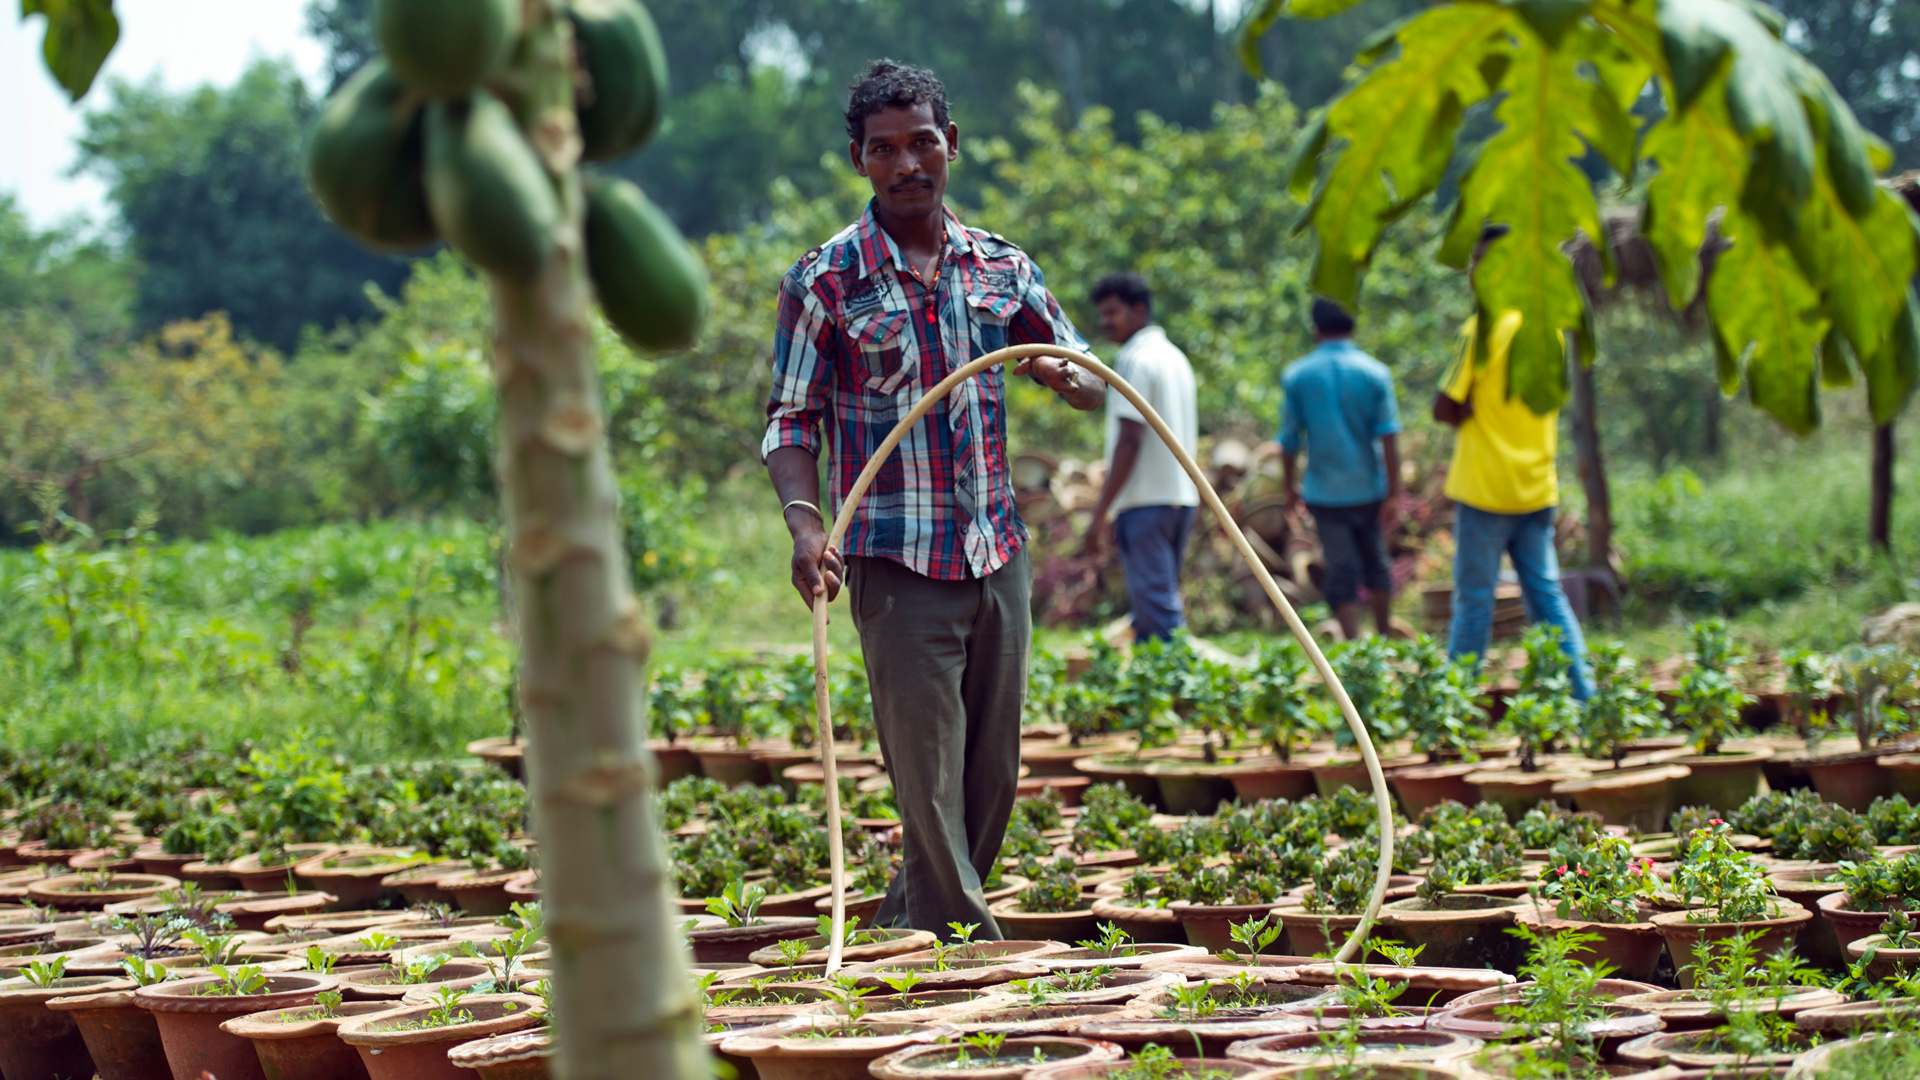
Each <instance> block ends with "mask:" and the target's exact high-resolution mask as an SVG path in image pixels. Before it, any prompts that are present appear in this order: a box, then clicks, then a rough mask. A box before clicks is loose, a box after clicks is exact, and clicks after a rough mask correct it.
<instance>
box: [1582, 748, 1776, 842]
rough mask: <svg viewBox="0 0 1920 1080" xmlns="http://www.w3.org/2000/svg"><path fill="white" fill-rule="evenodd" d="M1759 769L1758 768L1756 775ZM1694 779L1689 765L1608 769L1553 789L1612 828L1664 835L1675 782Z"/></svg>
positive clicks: (1671, 807) (1671, 808) (1756, 767)
mask: <svg viewBox="0 0 1920 1080" xmlns="http://www.w3.org/2000/svg"><path fill="white" fill-rule="evenodd" d="M1758 768H1759V766H1758V765H1757V764H1756V765H1755V770H1756V773H1755V775H1758V772H1757V770H1758ZM1691 775H1692V770H1690V769H1688V768H1687V767H1686V766H1685V765H1650V766H1646V767H1644V768H1638V769H1608V770H1605V771H1603V772H1596V773H1591V774H1589V775H1587V776H1585V777H1583V778H1581V779H1578V780H1562V781H1561V782H1559V783H1557V784H1555V785H1553V793H1554V795H1556V796H1565V797H1566V798H1569V799H1571V800H1573V805H1574V808H1575V809H1578V810H1591V811H1594V812H1595V813H1597V814H1599V815H1600V819H1601V820H1602V821H1604V822H1606V823H1607V824H1608V825H1619V826H1623V827H1626V828H1630V829H1639V830H1640V831H1642V832H1660V831H1661V830H1663V829H1665V828H1666V825H1667V817H1668V815H1669V814H1671V813H1672V810H1673V806H1674V803H1673V801H1672V799H1673V784H1674V782H1675V781H1678V780H1685V779H1686V778H1687V777H1689V776H1691Z"/></svg>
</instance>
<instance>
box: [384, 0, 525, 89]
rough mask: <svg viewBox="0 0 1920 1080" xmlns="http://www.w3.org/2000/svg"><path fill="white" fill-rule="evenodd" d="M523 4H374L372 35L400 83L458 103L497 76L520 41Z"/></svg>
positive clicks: (431, 0) (454, 0) (427, 0)
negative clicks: (460, 98)
mask: <svg viewBox="0 0 1920 1080" xmlns="http://www.w3.org/2000/svg"><path fill="white" fill-rule="evenodd" d="M520 7H521V0H373V35H374V38H375V39H376V40H378V41H379V43H380V52H381V54H382V55H384V56H385V57H386V58H387V62H388V63H390V64H392V65H393V73H394V74H395V75H398V76H399V77H400V81H401V82H403V83H406V84H407V86H409V87H410V88H412V89H414V90H418V91H420V92H421V93H423V94H426V95H428V96H430V97H437V98H450V97H459V96H460V95H462V94H465V93H466V92H467V91H469V90H472V89H473V88H475V87H477V86H479V85H480V84H481V83H482V82H484V81H486V79H487V77H488V76H490V75H492V74H493V73H494V72H496V71H498V70H499V69H500V68H501V67H502V66H503V65H504V64H506V62H507V58H508V57H509V56H511V55H512V54H513V47H514V45H515V43H517V42H518V41H519V39H520Z"/></svg>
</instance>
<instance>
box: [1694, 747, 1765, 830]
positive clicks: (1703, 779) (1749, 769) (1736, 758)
mask: <svg viewBox="0 0 1920 1080" xmlns="http://www.w3.org/2000/svg"><path fill="white" fill-rule="evenodd" d="M1772 759H1773V751H1772V750H1771V749H1769V748H1767V747H1764V746H1756V745H1754V744H1751V743H1746V742H1739V743H1728V744H1726V746H1724V747H1722V749H1721V751H1720V752H1719V753H1717V754H1688V755H1686V756H1684V757H1677V758H1674V759H1673V760H1672V761H1671V762H1669V764H1673V765H1684V766H1686V767H1687V768H1688V769H1691V770H1692V773H1691V774H1690V775H1688V776H1683V777H1678V778H1676V779H1675V780H1674V781H1673V787H1672V788H1671V790H1670V798H1671V800H1672V801H1671V803H1670V805H1672V806H1673V807H1674V808H1676V809H1677V808H1679V807H1682V806H1706V807H1711V808H1713V809H1715V810H1719V811H1723V812H1726V813H1731V812H1732V811H1734V810H1738V809H1739V808H1740V807H1741V806H1743V805H1745V804H1746V801H1747V800H1748V799H1751V798H1753V797H1754V796H1755V795H1758V794H1760V782H1761V780H1763V779H1764V778H1765V775H1764V767H1765V765H1766V763H1767V762H1768V761H1771V760H1772Z"/></svg>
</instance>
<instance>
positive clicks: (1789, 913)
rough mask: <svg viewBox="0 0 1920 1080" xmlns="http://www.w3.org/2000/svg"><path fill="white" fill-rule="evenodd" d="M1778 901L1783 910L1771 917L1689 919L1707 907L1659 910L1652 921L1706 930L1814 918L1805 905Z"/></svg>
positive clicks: (1784, 923)
mask: <svg viewBox="0 0 1920 1080" xmlns="http://www.w3.org/2000/svg"><path fill="white" fill-rule="evenodd" d="M1777 902H1778V903H1779V905H1780V908H1781V912H1780V914H1779V915H1776V916H1774V917H1772V918H1770V919H1747V920H1743V921H1740V922H1694V921H1692V920H1690V919H1688V918H1687V916H1688V915H1691V914H1693V913H1694V912H1696V911H1703V910H1705V909H1704V908H1686V909H1684V910H1681V911H1662V912H1659V913H1658V914H1656V915H1654V916H1652V918H1651V919H1650V921H1651V922H1652V923H1653V925H1654V926H1656V927H1658V928H1660V929H1662V930H1671V929H1685V930H1698V931H1703V932H1704V931H1709V930H1718V929H1720V928H1722V927H1732V926H1791V925H1794V924H1797V923H1803V922H1806V921H1807V920H1808V919H1811V918H1813V912H1811V911H1809V910H1807V908H1806V907H1805V906H1804V905H1801V904H1796V903H1794V902H1793V901H1791V900H1780V901H1777Z"/></svg>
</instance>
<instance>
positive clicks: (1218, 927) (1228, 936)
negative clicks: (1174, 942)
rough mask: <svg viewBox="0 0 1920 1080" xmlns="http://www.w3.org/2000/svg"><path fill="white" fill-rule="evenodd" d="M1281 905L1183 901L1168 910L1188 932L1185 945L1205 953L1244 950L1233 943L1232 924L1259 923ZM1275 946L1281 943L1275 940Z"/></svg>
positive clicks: (1169, 906) (1175, 903) (1173, 904)
mask: <svg viewBox="0 0 1920 1080" xmlns="http://www.w3.org/2000/svg"><path fill="white" fill-rule="evenodd" d="M1281 906H1282V905H1281V904H1279V903H1273V904H1189V903H1187V902H1186V901H1184V900H1176V901H1174V902H1173V903H1172V904H1169V905H1168V910H1169V911H1172V912H1173V913H1174V915H1176V916H1177V917H1179V919H1180V926H1181V928H1182V929H1184V930H1185V931H1186V933H1187V942H1188V944H1191V945H1196V946H1199V947H1200V949H1201V950H1202V951H1204V952H1226V951H1229V950H1232V951H1238V950H1240V949H1241V948H1243V947H1244V946H1240V945H1237V944H1235V943H1234V940H1233V926H1234V924H1235V923H1243V922H1248V921H1253V922H1258V921H1259V920H1261V919H1263V918H1266V917H1267V916H1268V915H1270V914H1272V913H1273V912H1274V910H1276V909H1277V908H1279V907H1281ZM1274 944H1275V945H1276V946H1278V945H1283V944H1284V943H1283V942H1280V941H1276V942H1274ZM1275 951H1276V952H1277V951H1279V950H1278V949H1276V950H1275Z"/></svg>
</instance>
